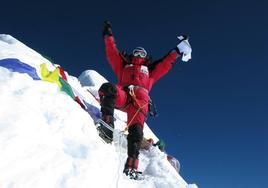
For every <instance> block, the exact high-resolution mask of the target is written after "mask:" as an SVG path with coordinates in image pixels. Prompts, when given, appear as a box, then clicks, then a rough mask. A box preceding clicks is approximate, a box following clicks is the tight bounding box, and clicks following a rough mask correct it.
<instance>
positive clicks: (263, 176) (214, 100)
mask: <svg viewBox="0 0 268 188" xmlns="http://www.w3.org/2000/svg"><path fill="white" fill-rule="evenodd" d="M267 7H268V2H266V1H264V0H263V1H260V0H254V1H253V0H252V1H247V0H222V1H212V0H211V1H209V0H203V1H193V0H188V1H181V0H165V1H159V2H158V1H153V0H150V1H123V0H120V1H108V0H104V1H84V2H83V1H79V0H78V1H70V2H66V1H63V0H60V1H57V2H52V1H51V2H50V1H49V0H47V1H43V2H40V1H32V2H29V1H20V2H16V1H12V2H10V3H6V2H1V11H0V16H1V22H0V33H7V34H11V35H13V36H14V37H16V38H18V39H19V40H21V41H22V42H24V43H25V44H27V45H28V46H30V47H31V48H33V49H35V50H36V51H38V52H40V53H41V54H43V55H46V56H48V57H50V58H51V59H52V60H53V61H54V62H55V63H57V64H60V65H62V67H63V68H65V69H66V70H67V71H68V72H69V73H70V74H71V75H74V76H79V75H80V73H81V72H82V71H84V70H86V69H95V70H97V71H98V72H100V73H101V74H102V75H104V76H105V77H106V78H107V79H109V80H111V81H112V82H116V80H115V76H114V74H113V72H112V71H111V68H110V66H109V65H108V63H107V61H106V58H105V54H104V45H103V40H102V37H101V32H102V27H103V21H104V20H106V19H108V20H110V21H111V22H112V24H113V32H114V35H115V38H116V40H117V44H118V48H119V49H121V50H123V49H125V50H127V51H128V52H131V51H132V49H133V48H134V47H136V46H143V47H144V48H145V49H147V51H148V52H149V54H150V55H152V56H153V57H154V58H155V59H158V58H161V57H162V56H163V55H165V54H166V53H167V52H168V51H169V50H170V49H172V48H173V47H175V45H176V44H177V42H178V41H177V39H176V36H177V35H180V34H188V35H190V42H191V45H192V48H193V54H192V58H193V59H192V61H190V63H187V64H185V63H182V62H181V61H177V62H176V64H175V65H174V67H173V69H172V70H171V71H170V73H169V74H168V75H166V76H165V77H164V78H163V79H162V80H160V81H159V82H158V83H157V84H156V85H155V87H154V88H153V90H152V92H151V96H152V98H153V99H154V101H155V103H156V105H157V107H158V111H159V114H160V115H159V117H157V118H156V119H150V120H149V121H148V122H149V124H150V126H151V128H152V129H153V130H154V131H155V132H156V133H157V135H158V136H159V137H161V138H163V139H164V140H165V141H166V143H167V152H168V153H169V154H171V155H174V156H176V157H177V158H178V159H179V160H180V162H181V166H182V170H181V174H182V176H183V177H184V178H185V179H186V181H188V182H196V183H197V184H198V185H199V187H200V188H253V187H254V188H267V187H268V182H267V174H268V173H267V169H268V117H267V112H268V97H267V96H268V87H267V81H268V58H267V49H268V44H267V43H268V37H267V34H268V13H267ZM74 126H75V125H74Z"/></svg>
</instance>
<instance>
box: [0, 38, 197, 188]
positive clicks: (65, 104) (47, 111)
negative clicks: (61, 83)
mask: <svg viewBox="0 0 268 188" xmlns="http://www.w3.org/2000/svg"><path fill="white" fill-rule="evenodd" d="M5 58H17V59H20V60H21V61H23V62H24V63H27V64H29V65H31V66H33V67H35V68H36V70H37V72H39V70H40V68H39V65H40V64H41V63H46V64H47V65H48V66H49V67H50V68H51V69H53V66H52V64H51V63H50V62H49V61H48V60H47V59H45V58H44V57H42V56H41V55H40V54H38V53H37V52H35V51H34V50H32V49H30V48H28V47H27V46H26V45H24V44H23V43H21V42H19V41H18V40H17V39H15V38H13V37H12V36H10V35H0V60H1V59H5ZM83 74H84V75H83ZM83 74H82V76H81V77H80V78H82V77H83V78H87V76H88V75H90V76H89V77H88V80H87V79H84V80H83V81H81V83H82V85H83V84H84V85H86V86H85V87H82V86H81V85H80V82H79V80H78V79H77V78H76V77H73V76H70V77H69V80H68V81H69V83H70V84H71V85H72V87H74V88H75V90H76V91H78V92H80V93H82V94H84V96H85V97H86V98H87V100H88V101H89V102H91V104H94V105H96V106H97V107H99V106H98V103H97V102H96V100H95V98H94V97H92V96H90V95H89V94H88V91H87V90H88V89H89V88H90V87H89V83H90V84H91V85H92V87H91V90H95V91H96V88H97V87H98V86H99V85H100V84H101V83H102V82H104V81H106V79H105V78H103V77H102V76H99V74H98V73H97V72H95V71H86V72H84V73H83ZM0 75H1V77H0V91H1V92H0V106H1V108H0V153H1V154H0V187H3V188H17V187H18V188H21V187H22V188H37V187H38V188H48V187H51V188H77V187H78V188H88V187H100V188H109V187H110V188H115V187H117V188H123V187H128V188H141V187H146V188H167V187H168V188H197V186H196V185H195V184H193V185H188V184H187V183H186V182H185V181H184V180H183V178H182V177H181V176H180V175H179V174H178V173H177V172H176V171H175V170H174V169H173V168H172V166H171V165H170V164H169V163H168V161H167V160H166V154H165V153H162V152H161V151H160V150H158V149H157V148H155V147H151V148H150V149H149V150H146V151H141V156H140V161H141V162H140V168H141V169H140V170H142V171H144V174H145V180H142V181H134V180H129V179H128V177H126V176H125V175H123V173H122V170H123V165H124V162H125V159H126V157H127V156H126V140H125V138H124V137H122V136H120V135H121V133H120V127H123V126H124V125H123V122H124V119H125V114H122V113H121V112H116V113H117V116H118V117H120V118H121V119H122V121H116V128H117V130H116V133H115V138H116V139H115V141H114V143H113V144H106V143H104V142H103V141H102V140H101V139H100V138H99V136H98V132H97V131H96V128H95V125H94V122H93V119H92V118H91V117H90V116H89V114H88V113H87V112H86V111H85V110H83V109H82V108H81V107H80V105H79V104H78V103H76V102H75V101H74V100H73V99H72V98H71V97H69V96H68V95H67V94H65V93H64V92H62V91H61V90H60V89H59V88H58V85H57V84H53V83H50V82H45V81H42V80H33V79H32V78H31V77H30V76H29V75H27V74H21V73H16V72H12V71H10V70H8V69H6V68H3V67H1V65H0ZM94 78H96V79H94ZM90 79H91V80H90ZM96 80H97V81H96ZM95 82H97V83H95ZM92 83H94V84H92ZM150 131H151V130H150V129H149V127H147V129H146V130H145V132H146V133H145V134H147V135H149V136H152V137H154V136H155V135H154V134H153V133H152V132H150Z"/></svg>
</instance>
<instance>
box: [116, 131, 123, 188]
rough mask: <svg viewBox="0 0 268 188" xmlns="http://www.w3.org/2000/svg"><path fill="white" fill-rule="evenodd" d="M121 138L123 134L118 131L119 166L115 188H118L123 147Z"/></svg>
mask: <svg viewBox="0 0 268 188" xmlns="http://www.w3.org/2000/svg"><path fill="white" fill-rule="evenodd" d="M123 138H124V132H123V131H120V132H119V139H118V146H119V150H118V152H119V164H118V169H117V179H116V188H119V179H120V174H121V172H120V169H121V161H122V158H123V157H122V156H123V155H122V152H121V148H122V147H123Z"/></svg>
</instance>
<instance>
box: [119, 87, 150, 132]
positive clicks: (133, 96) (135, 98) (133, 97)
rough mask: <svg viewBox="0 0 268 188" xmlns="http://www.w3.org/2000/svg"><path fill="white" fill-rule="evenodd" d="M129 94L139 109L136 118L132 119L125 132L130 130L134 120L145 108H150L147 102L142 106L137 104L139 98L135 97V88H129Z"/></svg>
mask: <svg viewBox="0 0 268 188" xmlns="http://www.w3.org/2000/svg"><path fill="white" fill-rule="evenodd" d="M129 94H130V96H131V97H132V99H133V100H134V103H135V104H137V105H138V109H137V110H136V112H135V114H134V116H133V117H132V119H131V120H130V121H129V123H128V124H127V127H126V128H125V129H124V131H127V130H128V127H129V126H130V125H131V123H132V121H133V120H134V118H135V117H136V116H137V115H138V113H139V112H140V111H141V110H142V109H143V108H144V107H145V106H148V102H146V103H145V104H144V105H142V106H141V105H140V104H139V103H138V102H137V100H138V99H137V97H136V95H135V92H134V87H130V88H129Z"/></svg>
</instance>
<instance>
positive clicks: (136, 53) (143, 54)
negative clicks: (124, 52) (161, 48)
mask: <svg viewBox="0 0 268 188" xmlns="http://www.w3.org/2000/svg"><path fill="white" fill-rule="evenodd" d="M133 56H134V57H138V56H140V57H141V58H145V57H146V56H147V52H146V51H145V50H141V49H135V50H133Z"/></svg>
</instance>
